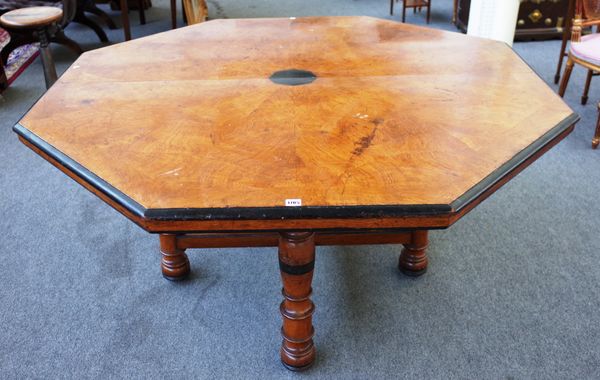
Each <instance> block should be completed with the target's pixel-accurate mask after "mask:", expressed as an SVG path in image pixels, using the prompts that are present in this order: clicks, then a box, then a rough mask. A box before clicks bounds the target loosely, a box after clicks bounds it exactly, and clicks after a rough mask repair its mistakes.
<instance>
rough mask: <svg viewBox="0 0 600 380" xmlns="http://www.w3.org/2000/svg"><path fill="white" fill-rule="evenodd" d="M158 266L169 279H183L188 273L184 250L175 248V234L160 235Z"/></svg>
mask: <svg viewBox="0 0 600 380" xmlns="http://www.w3.org/2000/svg"><path fill="white" fill-rule="evenodd" d="M160 253H161V255H162V258H161V260H160V267H161V270H162V274H163V277H164V278H166V279H167V280H171V281H179V280H183V279H185V278H186V277H187V275H188V274H189V273H190V261H189V260H188V257H187V255H186V254H185V250H183V249H178V248H177V236H176V235H172V234H161V235H160Z"/></svg>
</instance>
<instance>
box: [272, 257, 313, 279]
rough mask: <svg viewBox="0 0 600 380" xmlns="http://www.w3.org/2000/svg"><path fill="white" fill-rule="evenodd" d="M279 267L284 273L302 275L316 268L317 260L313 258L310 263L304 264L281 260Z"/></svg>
mask: <svg viewBox="0 0 600 380" xmlns="http://www.w3.org/2000/svg"><path fill="white" fill-rule="evenodd" d="M279 269H280V270H281V271H282V272H283V273H287V274H291V275H293V276H300V275H303V274H306V273H309V272H311V271H312V270H313V269H315V261H314V260H313V261H311V262H310V263H308V264H304V265H289V264H286V263H284V262H283V261H281V260H279Z"/></svg>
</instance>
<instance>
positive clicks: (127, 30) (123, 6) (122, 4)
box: [119, 0, 131, 41]
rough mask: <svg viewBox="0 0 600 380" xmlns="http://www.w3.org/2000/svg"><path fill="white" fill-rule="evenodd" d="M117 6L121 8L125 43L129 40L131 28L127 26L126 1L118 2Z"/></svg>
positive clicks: (127, 5) (127, 11)
mask: <svg viewBox="0 0 600 380" xmlns="http://www.w3.org/2000/svg"><path fill="white" fill-rule="evenodd" d="M119 6H120V7H121V22H122V23H123V34H124V35H125V41H129V40H131V27H130V26H129V4H128V3H127V0H120V1H119Z"/></svg>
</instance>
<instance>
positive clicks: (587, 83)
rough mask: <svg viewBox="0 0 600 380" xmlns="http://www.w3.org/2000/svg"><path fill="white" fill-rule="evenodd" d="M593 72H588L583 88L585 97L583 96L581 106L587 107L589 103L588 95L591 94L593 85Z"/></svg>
mask: <svg viewBox="0 0 600 380" xmlns="http://www.w3.org/2000/svg"><path fill="white" fill-rule="evenodd" d="M592 75H594V71H593V70H588V73H587V77H586V78H585V87H583V95H582V96H581V104H583V105H585V104H586V103H587V101H588V93H589V92H590V84H591V83H592Z"/></svg>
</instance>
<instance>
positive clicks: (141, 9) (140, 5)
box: [137, 0, 146, 25]
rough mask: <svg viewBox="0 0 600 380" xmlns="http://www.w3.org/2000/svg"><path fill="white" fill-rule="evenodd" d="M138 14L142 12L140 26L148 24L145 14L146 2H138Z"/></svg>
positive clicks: (139, 0) (140, 0) (141, 0)
mask: <svg viewBox="0 0 600 380" xmlns="http://www.w3.org/2000/svg"><path fill="white" fill-rule="evenodd" d="M137 5H138V12H140V24H142V25H145V24H146V12H144V0H138V2H137Z"/></svg>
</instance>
